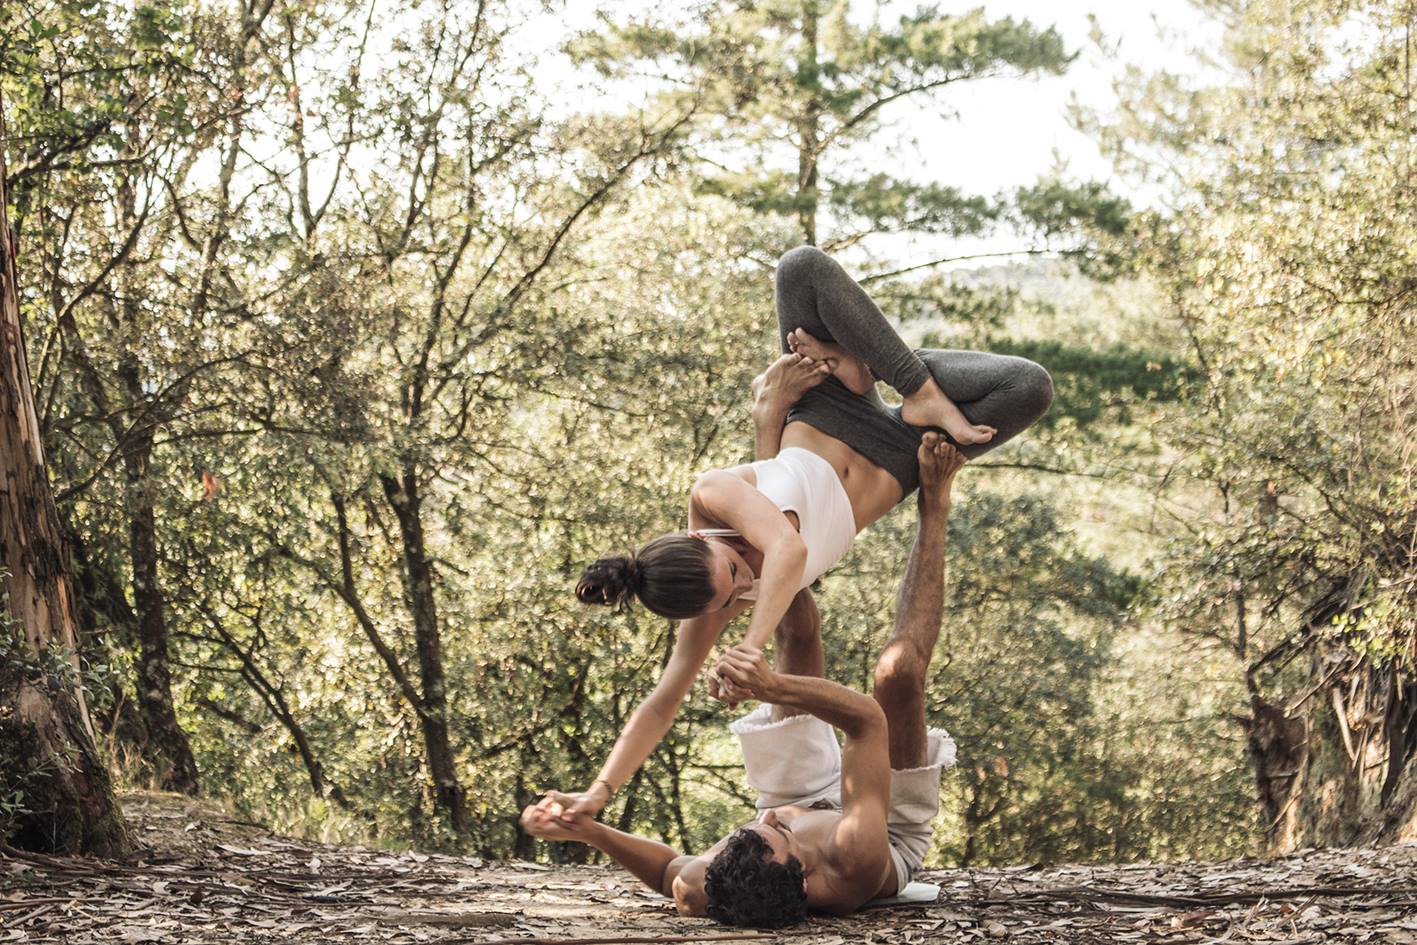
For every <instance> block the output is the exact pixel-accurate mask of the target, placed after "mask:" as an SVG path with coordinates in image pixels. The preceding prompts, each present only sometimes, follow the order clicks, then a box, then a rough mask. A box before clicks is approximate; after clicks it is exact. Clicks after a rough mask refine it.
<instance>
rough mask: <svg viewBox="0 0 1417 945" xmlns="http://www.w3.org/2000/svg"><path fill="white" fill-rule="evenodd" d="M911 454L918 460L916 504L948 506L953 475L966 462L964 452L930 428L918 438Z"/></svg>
mask: <svg viewBox="0 0 1417 945" xmlns="http://www.w3.org/2000/svg"><path fill="white" fill-rule="evenodd" d="M915 458H916V460H917V461H918V462H919V463H920V504H921V505H922V506H929V507H932V508H943V509H948V508H949V507H950V490H951V489H953V488H954V481H955V475H956V474H957V473H958V472H959V471H960V470H961V469H963V468H964V464H965V462H966V460H965V456H964V454H963V453H961V452H960V451H959V450H957V449H955V448H954V447H953V446H951V445H950V444H949V441H947V440H946V439H945V438H944V437H943V436H941V435H940V434H938V433H934V432H930V433H926V434H925V436H924V437H923V438H922V439H921V440H920V448H919V449H918V450H917V451H916V453H915Z"/></svg>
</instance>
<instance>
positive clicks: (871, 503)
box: [782, 420, 904, 532]
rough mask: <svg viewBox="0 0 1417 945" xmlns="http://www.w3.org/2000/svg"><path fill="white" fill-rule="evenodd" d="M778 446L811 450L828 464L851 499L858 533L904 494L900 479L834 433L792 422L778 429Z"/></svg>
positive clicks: (897, 502) (887, 510) (896, 502)
mask: <svg viewBox="0 0 1417 945" xmlns="http://www.w3.org/2000/svg"><path fill="white" fill-rule="evenodd" d="M782 445H783V446H784V447H788V446H796V447H799V448H800V449H804V450H811V451H812V452H813V453H816V454H817V455H818V456H820V457H821V458H822V459H824V460H826V461H827V462H829V463H831V464H832V468H833V469H835V470H836V474H837V475H838V476H839V477H841V484H842V485H843V486H844V487H845V488H846V495H847V498H849V499H850V500H851V514H852V515H853V516H855V518H856V530H857V531H858V532H859V531H861V530H862V529H864V528H865V527H866V526H867V525H870V524H871V523H872V522H874V521H876V519H878V518H880V517H881V516H882V515H885V514H886V513H887V512H889V511H890V510H891V509H893V508H895V507H896V505H897V504H899V502H900V500H901V499H902V498H903V497H904V490H902V489H901V487H900V482H899V481H898V480H897V479H896V478H895V476H892V475H891V474H890V473H888V472H886V471H885V470H884V469H882V468H881V467H880V466H877V465H876V464H875V463H873V462H871V461H870V460H869V459H867V458H866V457H864V456H862V455H861V454H860V453H858V452H856V451H855V450H854V449H852V448H851V447H849V446H847V445H846V444H845V443H843V442H842V441H841V440H838V439H837V438H836V437H834V436H827V435H826V434H825V433H823V432H822V431H821V430H818V429H817V428H816V427H814V426H811V425H810V424H807V423H803V422H802V421H800V420H799V421H796V422H794V423H789V424H788V425H787V426H786V427H785V428H783V431H782Z"/></svg>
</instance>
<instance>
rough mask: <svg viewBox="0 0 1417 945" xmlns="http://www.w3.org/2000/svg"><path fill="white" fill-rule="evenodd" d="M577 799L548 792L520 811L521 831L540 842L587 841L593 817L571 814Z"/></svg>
mask: <svg viewBox="0 0 1417 945" xmlns="http://www.w3.org/2000/svg"><path fill="white" fill-rule="evenodd" d="M578 796H584V795H574V794H562V793H561V792H560V791H547V792H546V795H545V796H544V797H543V798H542V799H541V800H539V801H537V802H536V803H535V804H531V805H529V806H528V807H527V808H526V810H524V811H522V818H521V824H522V829H523V830H525V831H526V832H527V833H529V834H531V835H532V836H533V837H540V838H542V839H543V840H579V841H580V842H582V843H586V842H589V841H588V839H587V838H588V837H589V836H590V832H591V830H592V829H593V827H592V825H593V824H594V823H595V818H594V817H589V816H586V815H583V814H582V815H570V813H569V812H570V808H571V806H572V805H573V804H575V802H576V799H577V797H578Z"/></svg>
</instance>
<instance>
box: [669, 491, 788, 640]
mask: <svg viewBox="0 0 1417 945" xmlns="http://www.w3.org/2000/svg"><path fill="white" fill-rule="evenodd" d="M696 520H697V522H696ZM689 522H690V527H691V528H702V527H704V526H707V525H711V524H719V525H723V526H726V527H728V528H731V529H734V530H735V531H737V532H738V534H739V535H742V536H743V540H744V541H746V542H748V544H750V545H752V546H753V547H754V548H757V549H758V550H759V551H761V552H762V554H763V566H762V569H761V570H760V571H759V572H758V577H759V578H760V579H761V581H760V583H759V585H758V600H757V602H756V603H755V604H754V606H753V616H752V618H751V619H750V620H749V621H748V630H747V632H746V633H745V634H744V635H743V642H744V643H746V644H748V645H749V646H755V647H758V648H759V649H761V648H762V647H763V646H764V645H766V643H767V642H768V640H769V639H770V638H771V637H772V635H773V632H774V631H775V630H776V629H777V625H778V622H779V621H781V620H782V618H783V615H784V614H786V613H787V608H788V607H789V606H791V604H792V598H794V597H796V596H797V592H798V591H799V590H800V589H801V587H800V585H801V583H802V570H803V568H805V567H806V565H807V545H806V543H805V542H803V541H802V536H801V535H799V534H798V533H797V529H795V528H793V527H792V523H791V522H790V521H789V520H788V518H787V516H786V515H784V514H783V513H782V511H781V510H779V509H778V507H777V506H775V505H773V504H772V501H771V500H769V499H768V497H767V496H765V495H763V494H762V493H761V492H759V491H758V490H757V489H755V488H754V487H753V486H750V485H748V483H747V481H745V480H744V479H742V478H741V477H739V476H736V475H734V474H733V473H731V472H727V471H726V470H721V469H715V470H712V471H710V472H706V473H704V474H703V475H702V476H700V477H699V481H698V482H696V483H695V484H694V491H693V494H692V496H691V497H690V500H689Z"/></svg>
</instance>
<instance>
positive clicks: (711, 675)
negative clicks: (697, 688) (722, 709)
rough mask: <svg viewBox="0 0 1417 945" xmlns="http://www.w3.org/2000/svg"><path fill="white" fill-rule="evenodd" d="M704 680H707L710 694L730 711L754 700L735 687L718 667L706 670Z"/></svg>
mask: <svg viewBox="0 0 1417 945" xmlns="http://www.w3.org/2000/svg"><path fill="white" fill-rule="evenodd" d="M704 679H705V680H707V688H708V694H709V695H710V696H712V697H713V698H715V699H717V700H718V701H719V702H722V703H724V704H725V705H727V706H728V707H729V708H730V709H736V708H738V703H740V702H747V701H748V700H749V699H751V698H752V696H750V695H749V694H748V693H746V692H744V691H743V690H742V689H739V688H738V687H737V686H735V685H733V683H732V682H730V681H729V680H728V677H726V676H724V675H723V674H722V673H721V672H719V670H718V667H717V666H713V667H710V668H709V669H706V670H704Z"/></svg>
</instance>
